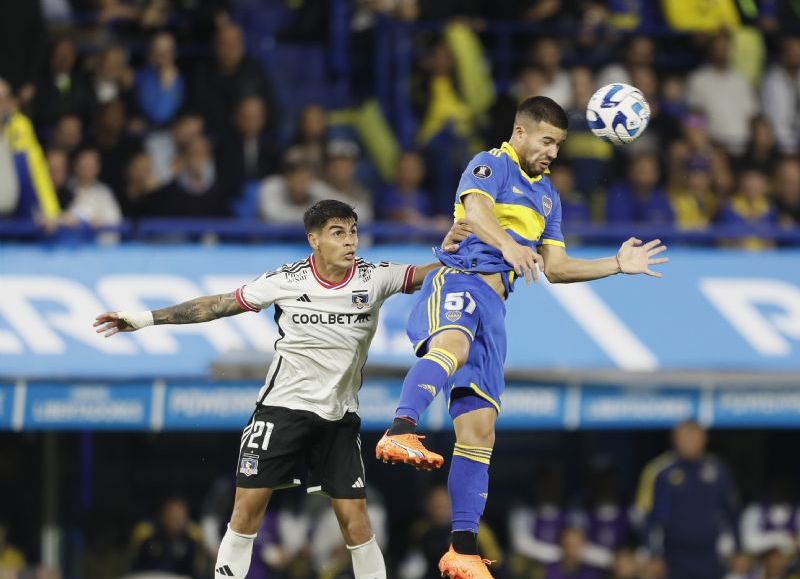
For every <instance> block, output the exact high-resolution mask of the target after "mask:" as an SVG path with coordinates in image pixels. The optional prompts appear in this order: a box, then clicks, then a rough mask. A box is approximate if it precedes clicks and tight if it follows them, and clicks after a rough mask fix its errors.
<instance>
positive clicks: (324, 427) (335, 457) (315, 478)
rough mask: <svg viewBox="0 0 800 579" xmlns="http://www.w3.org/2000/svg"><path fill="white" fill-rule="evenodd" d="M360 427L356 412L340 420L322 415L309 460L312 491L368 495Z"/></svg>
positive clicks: (352, 496)
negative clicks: (331, 419)
mask: <svg viewBox="0 0 800 579" xmlns="http://www.w3.org/2000/svg"><path fill="white" fill-rule="evenodd" d="M360 430H361V418H359V416H358V414H356V413H355V412H348V413H346V414H345V415H344V417H343V418H342V419H341V420H337V421H326V420H322V419H321V418H320V419H319V427H318V430H317V434H316V439H315V442H314V444H313V447H312V448H311V453H310V460H309V478H308V485H307V490H308V492H309V493H314V492H319V493H323V494H326V495H328V496H329V497H331V498H332V499H365V498H366V496H367V495H366V490H365V487H366V479H365V474H364V461H363V459H362V456H361V436H360Z"/></svg>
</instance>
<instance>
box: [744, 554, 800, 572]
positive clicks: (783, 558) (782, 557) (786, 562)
mask: <svg viewBox="0 0 800 579" xmlns="http://www.w3.org/2000/svg"><path fill="white" fill-rule="evenodd" d="M790 555H791V551H789V552H788V553H787V552H786V551H784V550H782V549H777V548H775V549H770V550H768V551H767V552H766V553H764V554H763V555H762V556H761V561H760V564H759V565H758V568H757V570H756V572H755V575H754V577H755V578H756V579H800V571H797V569H796V565H794V562H793V561H792V559H791V557H790Z"/></svg>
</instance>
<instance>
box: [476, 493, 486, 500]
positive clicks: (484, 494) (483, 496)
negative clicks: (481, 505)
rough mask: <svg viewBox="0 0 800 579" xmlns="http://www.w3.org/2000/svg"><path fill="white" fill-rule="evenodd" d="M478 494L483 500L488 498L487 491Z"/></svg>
mask: <svg viewBox="0 0 800 579" xmlns="http://www.w3.org/2000/svg"><path fill="white" fill-rule="evenodd" d="M478 494H479V495H480V496H481V498H482V499H483V500H484V501H485V500H486V499H488V498H489V493H478Z"/></svg>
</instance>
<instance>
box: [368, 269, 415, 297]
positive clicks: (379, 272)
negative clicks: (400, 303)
mask: <svg viewBox="0 0 800 579" xmlns="http://www.w3.org/2000/svg"><path fill="white" fill-rule="evenodd" d="M415 270H416V267H414V266H413V265H406V264H401V263H390V262H387V261H384V262H381V263H379V264H378V265H377V266H375V269H374V270H373V274H372V279H373V283H374V284H375V290H376V292H377V294H378V295H377V299H378V300H385V299H386V298H388V297H389V296H391V295H394V294H396V293H400V292H402V293H404V294H410V293H413V291H414V289H413V280H414V271H415Z"/></svg>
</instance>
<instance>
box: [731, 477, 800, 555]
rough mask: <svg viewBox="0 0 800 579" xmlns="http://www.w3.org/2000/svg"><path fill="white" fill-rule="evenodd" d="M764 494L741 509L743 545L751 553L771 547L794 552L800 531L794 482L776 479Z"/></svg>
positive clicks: (799, 514)
mask: <svg viewBox="0 0 800 579" xmlns="http://www.w3.org/2000/svg"><path fill="white" fill-rule="evenodd" d="M765 494H766V496H764V497H763V500H761V501H759V502H755V503H752V504H750V505H748V506H747V508H745V509H744V511H743V512H742V517H741V521H740V525H741V537H742V549H743V550H744V551H745V552H746V553H748V554H751V555H759V554H761V553H765V552H767V551H769V550H771V549H778V550H780V551H783V552H786V553H794V552H795V551H796V550H797V546H798V545H797V534H798V532H800V508H798V506H797V504H796V503H795V499H796V496H795V493H794V488H793V485H792V483H791V482H790V481H789V480H786V479H777V480H774V481H772V483H771V484H770V488H769V489H768V492H767V493H765Z"/></svg>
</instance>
